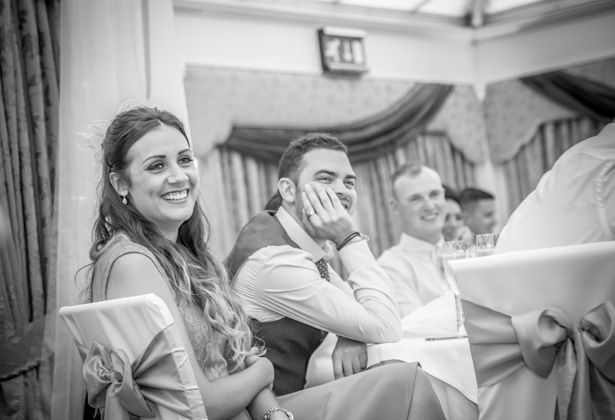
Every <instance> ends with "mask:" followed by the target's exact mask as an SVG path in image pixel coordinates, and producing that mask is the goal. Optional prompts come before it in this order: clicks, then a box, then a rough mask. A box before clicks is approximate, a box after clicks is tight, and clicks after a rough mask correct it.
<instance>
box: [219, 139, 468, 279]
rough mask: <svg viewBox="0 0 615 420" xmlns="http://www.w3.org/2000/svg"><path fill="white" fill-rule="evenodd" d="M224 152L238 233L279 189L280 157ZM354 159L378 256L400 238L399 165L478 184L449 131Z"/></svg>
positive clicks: (459, 184)
mask: <svg viewBox="0 0 615 420" xmlns="http://www.w3.org/2000/svg"><path fill="white" fill-rule="evenodd" d="M287 141H288V140H287ZM219 152H220V153H219V156H220V164H221V167H222V172H223V174H222V180H223V183H224V185H223V190H224V191H225V197H224V200H225V207H226V208H227V209H230V211H229V213H228V219H227V220H226V221H225V222H226V223H225V224H226V225H227V226H230V228H231V229H233V231H234V232H233V235H234V236H235V237H236V235H237V234H238V233H239V231H240V230H241V228H242V227H243V226H244V225H245V224H246V223H247V222H248V220H250V218H251V217H253V216H254V215H255V214H256V213H258V212H259V211H261V210H262V209H263V208H264V206H265V204H266V203H267V201H268V199H269V198H270V197H271V196H272V195H273V194H274V193H275V192H276V191H277V162H273V161H272V160H265V159H259V158H255V157H252V156H249V155H247V154H246V153H242V152H239V151H236V150H232V149H230V148H228V147H225V146H222V147H220V148H219ZM350 159H351V162H352V163H353V168H354V170H355V172H356V173H357V176H358V183H357V190H358V193H359V201H358V205H357V210H356V213H355V219H356V220H357V224H358V226H359V228H360V229H361V231H362V232H364V233H365V234H367V235H368V236H369V237H370V238H371V239H370V241H369V245H370V248H371V249H372V252H374V254H375V255H380V253H381V252H382V251H384V250H385V249H387V248H388V247H390V246H392V245H393V244H395V243H396V242H397V241H398V240H399V229H397V228H396V221H395V215H394V214H393V211H392V208H391V206H390V200H391V192H390V191H391V190H390V176H391V175H392V174H393V172H394V171H395V169H396V168H397V167H399V166H401V165H402V164H403V163H405V162H407V161H409V160H419V161H421V162H423V163H424V164H426V165H428V166H430V167H432V168H434V169H435V170H436V171H438V172H439V173H440V174H441V176H442V180H443V182H445V183H447V184H448V185H450V186H452V187H455V188H463V187H465V186H468V185H474V184H475V175H474V168H475V165H474V163H472V162H471V161H469V160H468V159H466V158H465V157H464V155H463V154H462V153H461V152H460V151H458V150H457V149H456V148H455V147H454V146H453V145H452V144H451V142H450V139H449V138H448V136H447V135H446V134H444V133H423V134H419V135H418V136H415V138H414V139H411V140H409V141H407V142H406V143H403V144H399V145H397V147H394V148H391V149H390V151H388V152H387V153H384V154H381V155H380V156H378V157H376V158H374V159H370V160H362V159H359V160H358V161H357V160H356V159H354V158H353V157H352V155H351V158H350ZM335 265H336V264H335V263H334V266H335ZM336 268H339V267H336Z"/></svg>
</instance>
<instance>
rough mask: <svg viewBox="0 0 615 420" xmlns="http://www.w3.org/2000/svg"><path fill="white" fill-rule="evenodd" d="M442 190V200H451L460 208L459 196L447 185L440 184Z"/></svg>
mask: <svg viewBox="0 0 615 420" xmlns="http://www.w3.org/2000/svg"><path fill="white" fill-rule="evenodd" d="M442 188H444V199H445V200H453V201H454V202H455V203H457V204H459V205H460V206H461V202H460V201H459V194H457V192H456V191H455V190H454V189H453V188H452V187H449V186H448V185H445V184H442Z"/></svg>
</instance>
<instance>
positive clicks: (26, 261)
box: [0, 0, 60, 419]
mask: <svg viewBox="0 0 615 420" xmlns="http://www.w3.org/2000/svg"><path fill="white" fill-rule="evenodd" d="M59 12H60V4H59V0H48V1H44V0H19V1H17V0H0V28H1V29H0V64H1V66H0V68H1V71H0V88H1V90H0V91H1V94H2V101H0V110H1V112H0V159H1V161H2V165H1V169H0V217H4V218H5V221H6V222H7V225H8V230H9V232H10V233H9V236H8V237H5V238H2V239H0V262H1V264H0V290H1V293H0V320H1V323H0V354H2V357H1V361H0V401H1V403H0V418H3V419H10V418H28V419H39V418H40V419H43V418H49V413H48V409H49V401H50V392H51V376H50V375H51V373H50V366H49V365H48V363H47V361H48V360H49V359H50V355H49V354H47V353H46V352H45V350H44V346H43V336H44V331H45V321H46V318H45V315H46V314H47V313H48V311H49V304H50V300H51V299H53V298H54V296H53V293H50V290H51V287H50V285H51V284H53V283H54V282H55V280H54V278H53V277H54V272H55V254H54V248H55V246H54V242H55V238H56V233H57V232H56V230H55V223H54V217H55V205H56V203H55V200H54V192H55V189H56V185H55V183H56V182H55V181H56V169H57V167H56V162H57V144H58V143H57V136H58V118H59V96H58V89H59V71H58V60H59V54H58V35H59V22H58V19H59ZM52 307H53V306H52Z"/></svg>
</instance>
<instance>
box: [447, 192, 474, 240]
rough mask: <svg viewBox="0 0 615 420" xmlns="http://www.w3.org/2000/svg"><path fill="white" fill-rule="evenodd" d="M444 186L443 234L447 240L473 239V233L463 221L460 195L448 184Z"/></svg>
mask: <svg viewBox="0 0 615 420" xmlns="http://www.w3.org/2000/svg"><path fill="white" fill-rule="evenodd" d="M442 187H443V188H444V226H443V227H442V236H443V237H444V240H445V241H467V242H469V241H471V240H472V233H471V232H470V229H468V227H467V226H466V225H465V223H464V221H463V212H462V211H461V204H460V203H459V195H458V194H457V193H456V192H455V190H453V189H452V188H451V187H449V186H448V185H444V184H442Z"/></svg>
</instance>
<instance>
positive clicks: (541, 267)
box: [450, 242, 615, 420]
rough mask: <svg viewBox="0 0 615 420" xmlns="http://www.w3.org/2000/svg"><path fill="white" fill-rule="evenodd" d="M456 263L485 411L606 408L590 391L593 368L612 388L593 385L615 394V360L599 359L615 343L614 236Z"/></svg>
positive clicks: (513, 414) (491, 416) (485, 417)
mask: <svg viewBox="0 0 615 420" xmlns="http://www.w3.org/2000/svg"><path fill="white" fill-rule="evenodd" d="M450 265H451V268H452V270H453V272H454V274H455V278H456V280H457V284H458V286H459V290H460V293H461V299H462V302H463V305H464V313H465V317H466V328H467V330H468V334H469V340H470V348H471V351H472V356H473V357H474V365H475V368H476V377H477V380H478V406H479V418H480V420H499V419H503V418H506V419H510V420H525V419H553V418H554V417H555V411H556V409H557V410H558V415H559V418H561V419H566V418H568V419H581V418H590V417H591V414H588V413H590V412H591V411H592V410H594V412H595V410H596V409H599V408H597V405H596V404H594V403H595V402H594V401H589V400H590V393H589V388H587V387H588V386H589V385H588V384H589V382H590V381H589V376H590V375H593V379H595V378H596V377H597V376H602V378H603V379H605V382H604V383H605V384H606V386H607V388H608V389H607V388H603V389H604V390H605V391H604V392H602V391H599V392H598V391H596V392H594V391H592V392H593V393H594V395H598V394H599V393H601V394H604V396H605V399H610V398H606V397H608V396H609V395H610V394H613V395H611V398H612V399H611V401H613V400H615V388H613V379H612V378H611V379H610V385H609V379H608V378H609V376H612V372H614V371H615V370H614V369H615V366H613V365H614V364H615V362H614V361H613V359H611V362H610V365H609V362H608V361H607V363H602V362H600V360H598V359H599V358H604V357H607V359H608V357H609V356H608V354H607V355H606V356H605V352H611V353H613V352H615V346H613V345H611V344H610V343H611V341H612V340H613V339H614V337H613V336H614V335H615V334H614V332H613V313H614V311H613V306H612V305H611V304H610V303H609V302H615V242H601V243H592V244H583V245H573V246H565V247H558V248H548V249H538V250H531V251H520V252H512V253H508V254H499V255H493V256H490V257H481V258H473V259H468V260H457V261H451V263H450ZM590 324H592V325H591V328H590V327H589V325H590ZM596 326H597V327H596ZM599 330H602V331H599ZM592 347H593V348H592ZM596 354H597V355H598V356H600V357H599V358H596V357H594V356H595V355H596ZM592 358H593V360H591V361H588V359H592ZM545 360H546V362H545ZM554 365H555V366H556V368H555V369H553V366H554ZM593 379H592V380H593ZM594 383H595V382H594ZM584 387H585V388H587V389H585V390H583V388H584ZM594 395H591V397H592V399H593V397H594ZM605 399H603V402H604V400H605ZM556 400H557V401H558V406H556ZM611 408H612V407H611ZM588 415H589V416H590V417H587V416H588ZM609 415H610V414H609ZM593 418H607V417H602V416H600V417H596V415H595V414H594V417H593ZM608 418H610V417H608Z"/></svg>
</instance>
